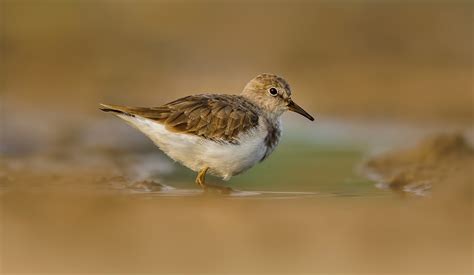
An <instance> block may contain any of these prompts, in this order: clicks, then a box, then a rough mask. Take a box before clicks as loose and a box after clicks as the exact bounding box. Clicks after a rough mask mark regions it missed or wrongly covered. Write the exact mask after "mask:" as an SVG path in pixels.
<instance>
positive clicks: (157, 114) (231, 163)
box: [101, 74, 314, 193]
mask: <svg viewBox="0 0 474 275" xmlns="http://www.w3.org/2000/svg"><path fill="white" fill-rule="evenodd" d="M101 106H102V108H101V110H102V111H105V112H112V113H114V114H115V115H117V116H118V117H120V118H122V119H124V120H125V121H127V122H128V123H130V124H131V125H132V126H134V127H135V128H137V129H138V130H140V131H141V132H143V133H144V134H145V135H147V136H148V137H149V138H150V139H151V140H152V141H153V142H154V143H155V144H156V145H157V146H158V147H159V148H160V149H161V150H162V151H163V152H165V153H166V154H167V155H168V156H169V157H171V158H172V159H174V160H175V161H178V162H180V163H181V164H183V165H184V166H186V167H188V168H189V169H191V170H193V171H196V172H198V175H197V177H196V183H197V184H198V185H199V186H201V187H202V188H203V189H206V190H207V189H217V190H219V191H222V192H225V193H229V192H231V191H232V189H231V188H229V187H223V186H218V185H211V184H208V183H206V181H205V176H206V173H207V172H209V173H211V174H213V175H216V176H219V177H222V178H223V179H224V180H228V179H230V178H231V177H232V176H234V175H237V174H240V173H242V172H244V171H246V170H247V169H249V168H251V167H252V166H254V165H255V164H256V163H258V162H261V161H263V160H264V159H265V158H267V157H268V156H269V155H270V154H271V153H272V152H273V150H274V149H275V147H276V146H277V144H278V142H279V140H280V136H281V126H280V117H281V115H282V114H283V113H284V112H285V111H287V110H290V111H293V112H296V113H299V114H301V115H303V116H305V117H306V118H308V119H309V120H311V121H313V120H314V118H313V117H312V116H311V115H310V114H308V113H307V112H306V111H305V110H303V108H301V107H300V106H298V105H297V104H296V103H295V102H294V101H293V100H292V99H291V89H290V86H289V85H288V83H287V82H286V81H285V80H284V79H283V78H281V77H279V76H276V75H273V74H261V75H258V76H257V77H255V78H254V79H252V80H251V81H250V82H249V83H248V84H247V85H246V86H245V88H244V90H243V91H242V93H241V94H240V95H224V94H201V95H191V96H187V97H183V98H180V99H177V100H175V101H172V102H170V103H168V104H165V105H162V106H159V107H151V108H147V107H125V106H116V105H106V104H101Z"/></svg>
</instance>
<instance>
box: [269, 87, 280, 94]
mask: <svg viewBox="0 0 474 275" xmlns="http://www.w3.org/2000/svg"><path fill="white" fill-rule="evenodd" d="M268 92H269V93H270V94H271V95H272V96H276V95H277V94H278V90H277V89H275V88H270V90H268Z"/></svg>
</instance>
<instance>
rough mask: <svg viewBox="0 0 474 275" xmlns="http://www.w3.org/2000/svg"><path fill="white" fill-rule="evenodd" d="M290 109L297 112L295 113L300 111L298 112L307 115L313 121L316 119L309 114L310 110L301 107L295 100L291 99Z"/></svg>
mask: <svg viewBox="0 0 474 275" xmlns="http://www.w3.org/2000/svg"><path fill="white" fill-rule="evenodd" d="M288 110H290V111H292V112H295V113H298V114H300V115H302V116H304V117H306V118H307V119H309V120H311V121H313V120H314V117H312V116H311V115H310V114H308V112H306V111H305V110H304V109H303V108H301V107H300V106H299V105H298V104H296V103H295V102H294V101H293V100H290V102H289V103H288Z"/></svg>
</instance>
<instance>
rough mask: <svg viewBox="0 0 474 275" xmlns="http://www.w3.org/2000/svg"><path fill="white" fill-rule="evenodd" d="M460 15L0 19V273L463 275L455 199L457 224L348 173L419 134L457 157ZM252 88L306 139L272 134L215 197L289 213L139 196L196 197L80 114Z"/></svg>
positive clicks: (182, 13)
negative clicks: (240, 193)
mask: <svg viewBox="0 0 474 275" xmlns="http://www.w3.org/2000/svg"><path fill="white" fill-rule="evenodd" d="M473 14H474V9H473V2H472V1H383V2H377V1H229V2H221V1H146V0H139V1H126V0H123V1H107V0H95V1H60V0H40V1H32V0H31V1H30V0H1V2H0V24H1V26H0V43H1V52H0V66H1V67H0V93H1V94H0V108H1V115H0V119H1V127H0V131H1V142H0V157H1V166H0V169H1V170H0V181H1V182H2V183H0V190H2V193H1V194H2V195H1V196H0V198H1V199H2V204H1V205H2V207H3V210H2V211H1V213H2V214H1V215H2V218H1V219H0V222H2V223H3V226H2V228H3V231H2V242H3V245H1V246H2V247H3V248H2V255H3V256H2V259H3V261H2V264H3V268H4V270H5V271H8V272H19V271H23V272H36V271H42V272H53V271H54V272H73V271H74V272H110V271H112V272H118V271H123V272H139V271H142V272H151V271H167V272H174V271H179V272H218V273H219V272H224V271H226V272H227V271H234V272H284V273H295V272H317V271H319V272H321V271H326V272H332V271H334V272H351V271H358V272H411V273H413V272H415V273H416V272H430V271H437V272H447V273H456V272H460V273H463V272H466V273H469V272H470V271H472V231H471V230H472V207H470V206H472V189H471V187H469V188H468V189H462V190H464V191H465V190H467V192H468V193H469V194H470V195H467V199H466V198H464V199H463V200H461V202H460V203H456V204H451V202H453V201H456V202H458V201H459V200H458V197H456V196H457V195H458V193H455V194H456V195H454V197H455V198H456V199H453V197H450V199H446V201H449V202H450V203H449V204H447V203H446V201H445V200H435V201H433V200H431V199H428V200H427V201H426V200H425V201H424V202H422V201H419V200H417V201H415V202H413V201H409V202H406V201H404V200H403V201H400V198H399V197H398V196H393V194H392V193H391V192H389V191H381V190H379V189H377V188H375V187H374V185H375V183H376V182H374V181H372V180H369V179H367V176H366V175H363V174H361V173H359V172H358V171H359V167H360V166H361V165H362V163H363V162H364V160H365V159H367V158H370V157H371V156H372V155H374V154H377V153H379V152H385V151H387V150H389V149H393V148H399V147H401V146H407V145H413V144H416V143H417V142H418V141H419V140H420V138H423V137H425V136H427V135H430V134H435V133H445V132H453V131H456V132H458V133H461V135H463V136H464V137H466V138H467V140H468V143H469V142H471V141H472V137H473V136H474V135H473V129H472V122H473V121H472V119H473V110H474V108H473V103H474V102H473ZM263 72H269V73H276V74H279V75H282V76H284V77H285V78H286V79H287V80H288V81H289V82H290V85H291V86H292V89H293V93H294V96H293V97H294V99H295V101H296V102H298V103H299V104H300V105H301V106H303V107H304V108H305V109H307V110H308V112H310V113H311V114H313V115H314V116H315V117H316V123H315V124H311V123H310V122H307V121H305V120H304V118H301V117H298V116H297V115H294V114H287V115H285V117H284V123H285V132H284V139H283V142H282V144H281V145H280V146H279V148H278V149H277V151H276V152H275V153H274V155H273V156H272V157H271V158H270V159H269V160H268V161H266V162H265V163H263V164H261V165H259V166H258V167H256V168H254V169H252V170H251V171H249V172H248V173H246V174H245V175H242V176H239V177H237V178H235V179H232V180H231V182H230V184H231V186H233V187H237V188H242V189H246V190H259V191H268V192H270V191H279V192H280V191H281V192H307V193H305V194H306V195H304V196H303V195H301V194H300V195H301V196H300V195H298V196H296V195H295V194H294V193H285V194H284V195H282V196H283V197H278V198H286V199H285V200H277V199H275V200H272V199H269V200H267V199H265V200H260V199H258V198H260V197H259V196H256V198H253V199H251V200H248V201H247V200H230V201H229V200H227V199H223V198H213V199H211V201H208V199H209V198H199V199H197V198H194V199H189V198H187V197H186V198H184V197H180V196H173V197H174V198H175V199H172V200H169V199H168V198H163V197H161V196H155V195H157V194H159V193H160V191H162V190H163V186H165V185H166V186H173V187H174V188H178V189H180V188H182V189H185V190H192V189H193V188H194V189H195V186H194V184H193V177H194V175H193V173H192V172H190V171H188V170H187V169H183V168H180V167H179V166H178V165H176V164H174V163H173V162H172V161H170V160H169V159H167V158H166V157H165V156H164V155H163V154H161V153H160V151H159V150H157V149H155V148H154V146H153V144H152V143H151V142H150V141H148V140H147V139H146V138H145V137H144V136H142V135H141V134H140V133H138V132H137V131H135V130H134V129H132V128H130V127H129V126H127V125H126V124H125V123H123V122H122V121H119V120H118V119H116V118H113V117H112V116H110V115H108V114H104V113H101V112H100V111H99V110H98V104H99V103H110V104H119V105H129V106H157V105H161V104H164V103H166V102H169V101H171V100H173V99H176V98H178V97H181V96H185V95H189V94H195V93H203V92H211V93H240V91H241V90H242V88H243V87H244V85H245V84H246V83H247V81H249V80H250V79H251V78H253V77H254V76H256V75H257V74H260V73H263ZM471 160H472V159H471V158H470V159H469V161H471ZM468 163H469V164H471V163H472V162H468ZM464 168H465V167H464ZM459 174H461V175H462V177H461V179H460V180H459V181H461V182H463V183H466V184H468V186H471V183H472V176H473V175H472V172H471V170H470V168H469V167H468V168H467V170H466V169H465V170H462V171H461V172H460V173H459ZM213 180H215V181H218V179H213ZM137 182H138V185H137ZM160 184H161V185H160ZM111 190H113V191H111ZM117 190H120V191H117ZM124 190H125V191H124ZM156 190H158V192H156V193H157V194H155V193H154V191H156ZM464 191H463V192H464ZM136 192H138V193H139V194H140V195H139V196H135V195H133V196H132V195H131V194H136ZM193 192H194V191H192V192H187V193H186V192H185V194H186V196H188V195H190V194H191V197H194V196H193V194H194V193H193ZM78 194H79V195H78ZM118 194H120V195H118ZM464 194H465V192H464ZM307 195H308V196H309V197H310V198H308V196H307ZM78 196H79V197H78ZM272 196H273V195H271V196H270V198H271V197H272ZM263 197H265V198H268V196H263ZM263 197H262V198H263ZM328 197H329V198H330V199H328ZM83 198H84V199H83ZM451 199H452V200H451ZM446 205H450V208H446ZM452 207H455V209H454V208H452ZM32 209H35V211H33V212H32ZM219 209H220V210H219ZM275 209H277V210H278V211H276V210H275ZM346 209H347V211H353V212H352V213H351V214H350V215H349V214H348V213H347V211H346ZM430 209H434V210H433V211H430ZM247 210H248V211H250V212H251V211H255V212H252V214H248V213H249V212H248V211H247ZM433 213H436V214H433ZM453 213H456V214H453ZM405 214H406V215H405ZM248 215H250V216H248ZM315 215H317V216H319V215H321V216H322V217H321V216H320V217H319V218H317V217H315ZM438 215H441V216H438ZM178 217H179V218H178ZM387 217H389V218H387ZM420 217H423V219H422V220H424V221H426V222H422V221H421V220H420ZM170 220H172V221H173V222H171V223H170ZM163 224H166V226H164V227H163ZM440 224H441V225H442V226H440ZM448 225H449V226H451V227H449V226H448ZM130 226H131V227H130ZM200 226H204V228H202V227H200ZM190 227H196V229H191V228H190ZM36 228H38V230H36ZM275 228H279V229H276V230H275ZM305 228H307V230H305ZM334 228H337V230H334ZM435 228H436V230H435ZM184 229H187V230H184ZM273 230H275V231H274V232H273V233H271V234H267V232H269V231H273ZM308 230H309V231H308ZM319 230H322V231H321V232H318V231H319ZM384 230H385V231H387V232H391V234H389V235H386V234H384V233H383V231H384ZM194 231H196V232H194ZM154 232H157V233H154ZM420 232H424V233H426V232H428V233H427V234H424V235H418V234H417V233H420ZM194 233H196V235H197V236H195V237H196V238H198V240H196V239H195V238H194ZM315 234H316V235H315ZM164 236H167V237H164ZM228 238H229V239H228ZM415 239H417V240H419V242H416V241H414V240H415ZM203 246H207V247H208V248H207V250H204V251H202V250H201V249H202V247H203ZM186 248H187V249H186ZM438 250H439V251H443V253H442V254H443V256H441V255H440V254H438V253H437V252H436V251H438ZM222 251H225V252H226V253H227V254H226V255H229V256H230V257H231V258H232V259H233V260H230V259H228V258H227V257H224V256H223V254H222V253H221V252H222ZM407 251H410V252H407ZM447 251H449V253H447ZM290 252H291V253H290ZM440 253H441V252H440ZM154 255H159V257H158V256H156V257H155V256H154ZM446 255H448V256H446ZM160 257H161V258H160ZM157 258H160V259H161V260H160V259H157ZM31 259H33V260H31ZM212 259H215V261H214V260H212ZM317 259H318V260H317ZM181 261H183V262H185V263H187V264H186V265H182V264H181ZM374 261H375V262H379V264H374ZM339 262H346V263H348V266H346V267H343V266H340V265H339V264H338V263H339ZM402 262H404V263H405V265H403V264H401V263H402Z"/></svg>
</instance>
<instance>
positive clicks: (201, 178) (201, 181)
mask: <svg viewBox="0 0 474 275" xmlns="http://www.w3.org/2000/svg"><path fill="white" fill-rule="evenodd" d="M207 170H209V167H205V168H203V169H201V171H199V173H198V175H197V177H196V183H197V184H198V185H199V186H200V187H201V188H202V189H204V191H210V190H217V191H219V192H221V193H224V194H229V193H231V192H232V191H234V190H232V188H230V187H226V186H219V185H213V184H207V183H206V173H207Z"/></svg>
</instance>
